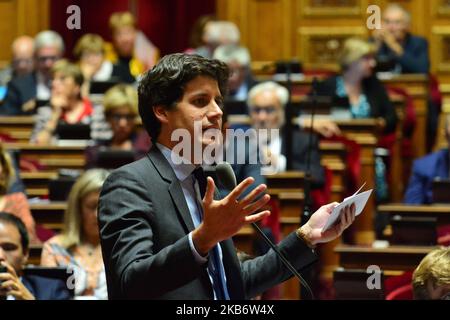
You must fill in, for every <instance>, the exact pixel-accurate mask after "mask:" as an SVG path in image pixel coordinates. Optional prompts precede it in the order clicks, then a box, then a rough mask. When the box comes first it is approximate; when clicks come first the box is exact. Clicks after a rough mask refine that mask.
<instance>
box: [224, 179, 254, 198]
mask: <svg viewBox="0 0 450 320" xmlns="http://www.w3.org/2000/svg"><path fill="white" fill-rule="evenodd" d="M253 182H255V179H253V178H252V177H248V178H247V179H245V180H244V181H242V182H241V183H239V184H238V185H237V187H236V188H234V189H233V191H231V192H230V194H229V195H228V197H227V198H228V199H229V200H230V201H236V200H237V198H239V196H240V195H241V194H242V193H243V192H244V191H245V189H247V188H248V187H249V186H250V185H251V184H252V183H253Z"/></svg>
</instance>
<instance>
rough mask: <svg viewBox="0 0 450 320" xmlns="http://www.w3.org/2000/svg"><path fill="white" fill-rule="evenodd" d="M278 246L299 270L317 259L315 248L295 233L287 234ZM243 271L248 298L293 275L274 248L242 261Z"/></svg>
mask: <svg viewBox="0 0 450 320" xmlns="http://www.w3.org/2000/svg"><path fill="white" fill-rule="evenodd" d="M278 247H279V249H280V251H281V252H282V253H284V255H285V257H286V258H287V259H288V260H289V262H291V264H292V265H293V266H294V268H296V269H297V270H300V269H303V268H305V267H307V266H309V265H310V264H312V263H314V262H315V261H316V260H317V256H316V254H315V253H314V252H313V250H312V249H310V248H309V247H308V246H306V244H305V243H304V242H303V241H301V240H300V239H299V238H298V237H297V235H296V234H295V233H291V234H290V235H289V236H287V237H286V238H285V239H284V240H283V241H282V242H281V243H280V244H279V245H278ZM241 272H242V277H243V280H244V286H245V295H246V298H253V297H255V296H257V295H259V294H261V293H262V292H264V291H266V290H267V289H269V288H272V287H273V286H275V285H278V284H280V283H281V282H283V281H286V280H288V279H289V278H291V277H292V276H293V275H292V273H291V272H290V271H289V269H287V268H286V267H285V266H284V264H283V263H282V262H281V260H280V259H279V258H278V256H277V255H276V253H275V251H273V249H270V250H269V252H268V253H266V254H265V255H263V256H260V257H257V258H254V259H252V260H247V261H245V262H243V263H241Z"/></svg>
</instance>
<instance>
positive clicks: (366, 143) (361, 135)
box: [336, 119, 381, 245]
mask: <svg viewBox="0 0 450 320" xmlns="http://www.w3.org/2000/svg"><path fill="white" fill-rule="evenodd" d="M336 123H337V124H338V126H339V128H340V129H341V132H342V134H343V135H344V136H345V137H347V138H348V139H350V140H353V141H355V142H357V143H358V144H359V145H360V146H361V158H360V161H361V174H360V176H359V181H358V184H359V185H360V186H361V185H362V184H363V183H366V186H365V190H368V189H372V188H375V185H374V184H375V156H374V150H375V148H376V147H377V145H378V136H379V133H380V129H381V128H380V126H379V123H378V120H377V119H352V120H345V121H342V120H341V121H336ZM355 191H356V190H355ZM374 212H375V195H374V194H372V196H371V197H370V199H369V201H368V202H367V205H366V207H365V209H364V212H363V213H362V214H361V215H360V216H359V217H358V218H357V219H356V221H355V223H354V224H353V226H352V228H354V230H355V233H354V235H355V238H354V242H355V243H356V244H364V245H366V244H372V242H373V241H374V240H375V232H374V228H373V219H374Z"/></svg>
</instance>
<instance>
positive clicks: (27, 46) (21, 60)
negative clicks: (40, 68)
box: [0, 36, 34, 100]
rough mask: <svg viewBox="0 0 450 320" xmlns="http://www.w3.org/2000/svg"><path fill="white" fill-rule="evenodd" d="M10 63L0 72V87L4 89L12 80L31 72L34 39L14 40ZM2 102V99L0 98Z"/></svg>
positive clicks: (26, 37)
mask: <svg viewBox="0 0 450 320" xmlns="http://www.w3.org/2000/svg"><path fill="white" fill-rule="evenodd" d="M11 53H12V61H11V64H10V65H9V66H7V67H6V68H5V69H3V70H1V71H0V86H1V87H6V86H7V84H8V82H10V81H11V80H12V79H14V78H17V77H21V76H25V75H27V74H29V73H32V72H33V68H34V39H33V38H32V37H29V36H20V37H18V38H16V39H15V40H14V41H13V43H12V46H11ZM0 100H2V97H0Z"/></svg>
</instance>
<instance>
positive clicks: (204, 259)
mask: <svg viewBox="0 0 450 320" xmlns="http://www.w3.org/2000/svg"><path fill="white" fill-rule="evenodd" d="M188 238H189V246H190V247H191V251H192V254H193V255H194V258H195V261H196V262H197V263H198V264H204V263H207V262H208V256H206V257H203V256H201V255H200V253H198V252H197V249H195V246H194V241H192V232H191V233H189V235H188Z"/></svg>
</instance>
